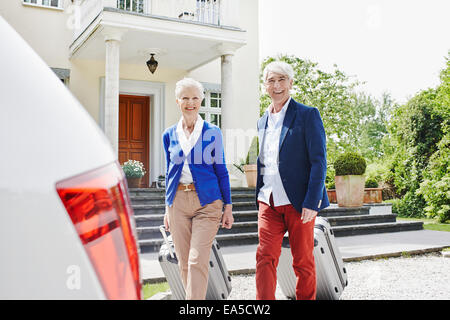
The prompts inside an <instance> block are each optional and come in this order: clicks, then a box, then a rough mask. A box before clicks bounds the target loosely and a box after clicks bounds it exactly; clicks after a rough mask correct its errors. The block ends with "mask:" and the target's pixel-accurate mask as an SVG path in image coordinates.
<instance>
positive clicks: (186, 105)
mask: <svg viewBox="0 0 450 320" xmlns="http://www.w3.org/2000/svg"><path fill="white" fill-rule="evenodd" d="M176 101H177V104H178V106H179V107H180V110H181V113H182V114H183V116H188V117H193V116H194V115H195V116H197V114H198V111H199V110H200V106H201V104H202V96H201V93H200V92H199V90H198V89H197V88H196V87H185V88H184V89H183V90H182V91H181V93H180V97H179V98H178V99H177V100H176Z"/></svg>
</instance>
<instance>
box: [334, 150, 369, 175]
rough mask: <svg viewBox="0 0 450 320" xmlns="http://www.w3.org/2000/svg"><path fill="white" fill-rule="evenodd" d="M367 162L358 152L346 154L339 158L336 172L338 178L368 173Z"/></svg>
mask: <svg viewBox="0 0 450 320" xmlns="http://www.w3.org/2000/svg"><path fill="white" fill-rule="evenodd" d="M366 166H367V164H366V160H365V159H364V158H363V157H362V156H361V155H360V154H359V153H356V152H346V153H344V154H342V155H340V156H338V157H337V159H336V161H335V162H334V170H335V174H336V175H337V176H345V175H362V174H364V172H366Z"/></svg>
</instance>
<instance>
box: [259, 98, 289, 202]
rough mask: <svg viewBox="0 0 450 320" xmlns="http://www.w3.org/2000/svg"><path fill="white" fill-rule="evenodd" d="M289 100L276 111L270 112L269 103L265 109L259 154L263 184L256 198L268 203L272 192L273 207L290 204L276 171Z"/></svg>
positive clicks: (271, 107)
mask: <svg viewBox="0 0 450 320" xmlns="http://www.w3.org/2000/svg"><path fill="white" fill-rule="evenodd" d="M290 101H291V98H289V99H288V100H287V101H286V103H285V104H284V106H283V108H282V109H281V110H280V111H279V112H277V113H273V112H272V111H273V105H270V106H269V108H268V109H267V112H268V114H269V116H268V118H267V128H266V130H265V133H264V138H263V142H262V145H261V154H262V159H263V162H264V163H263V165H264V166H263V167H262V168H261V170H262V172H261V173H262V175H263V181H264V185H263V187H262V188H261V190H259V193H258V200H259V201H262V202H264V203H266V204H268V205H270V202H269V199H270V194H272V197H273V204H274V206H275V207H278V206H283V205H288V204H291V202H290V201H289V199H288V197H287V195H286V191H285V190H284V187H283V182H282V181H281V177H280V172H279V171H278V156H279V153H280V150H279V144H280V135H281V128H282V127H283V121H284V117H285V115H286V110H287V108H288V105H289V102H290Z"/></svg>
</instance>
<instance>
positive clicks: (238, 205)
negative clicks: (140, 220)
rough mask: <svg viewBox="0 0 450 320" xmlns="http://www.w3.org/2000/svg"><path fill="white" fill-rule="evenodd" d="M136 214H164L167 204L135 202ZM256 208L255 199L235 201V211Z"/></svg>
mask: <svg viewBox="0 0 450 320" xmlns="http://www.w3.org/2000/svg"><path fill="white" fill-rule="evenodd" d="M132 207H133V211H134V215H135V216H139V215H149V214H164V213H165V211H166V206H165V205H164V204H134V205H132ZM249 210H256V204H255V202H254V201H242V202H235V203H233V212H235V211H249Z"/></svg>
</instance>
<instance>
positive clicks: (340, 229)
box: [129, 188, 423, 253]
mask: <svg viewBox="0 0 450 320" xmlns="http://www.w3.org/2000/svg"><path fill="white" fill-rule="evenodd" d="M129 192H130V197H131V204H132V207H133V210H134V214H135V219H136V227H137V228H136V229H137V235H138V242H139V246H140V248H141V252H142V253H147V252H157V251H159V248H160V246H161V244H162V235H161V233H160V231H159V226H160V225H162V224H163V221H164V220H163V219H164V212H165V201H164V199H165V193H164V192H165V190H164V189H152V188H150V189H130V190H129ZM231 196H232V201H233V217H234V224H233V228H232V229H222V228H219V232H218V233H217V236H216V239H217V241H218V242H219V244H220V245H221V246H230V245H244V244H256V243H258V223H257V220H258V211H257V210H256V206H255V190H254V189H250V188H232V190H231ZM372 208H376V211H377V213H375V214H374V213H371V214H369V211H370V210H371V207H370V206H367V205H364V206H363V207H359V208H339V207H337V206H336V205H332V206H330V207H328V208H327V209H324V210H322V211H321V212H320V213H319V215H320V216H323V217H326V218H327V219H328V221H329V222H330V224H331V226H332V229H333V232H334V235H335V236H336V237H343V236H354V235H364V234H373V233H384V232H399V231H411V230H421V229H423V223H422V222H397V221H396V217H397V216H396V215H395V214H392V213H390V207H387V206H385V207H384V208H388V209H389V210H384V211H386V212H383V209H382V208H383V207H381V206H380V207H372ZM380 208H381V209H380ZM372 211H375V210H372Z"/></svg>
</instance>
